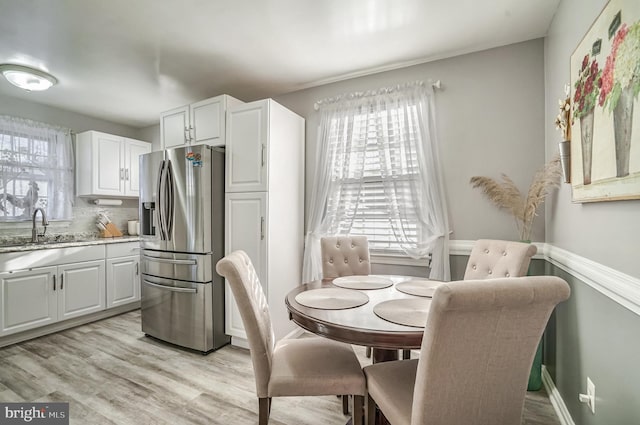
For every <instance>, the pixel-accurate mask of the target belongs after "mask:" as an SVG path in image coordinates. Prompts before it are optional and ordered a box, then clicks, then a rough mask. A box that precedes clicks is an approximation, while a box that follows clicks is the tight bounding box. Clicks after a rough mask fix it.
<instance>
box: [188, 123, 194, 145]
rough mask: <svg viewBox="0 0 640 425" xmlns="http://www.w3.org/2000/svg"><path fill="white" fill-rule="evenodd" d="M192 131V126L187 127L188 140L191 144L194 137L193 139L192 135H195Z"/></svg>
mask: <svg viewBox="0 0 640 425" xmlns="http://www.w3.org/2000/svg"><path fill="white" fill-rule="evenodd" d="M194 130H195V129H194V128H193V126H192V125H190V126H189V140H190V141H192V142H193V140H194V137H193V135H194V134H195V132H194Z"/></svg>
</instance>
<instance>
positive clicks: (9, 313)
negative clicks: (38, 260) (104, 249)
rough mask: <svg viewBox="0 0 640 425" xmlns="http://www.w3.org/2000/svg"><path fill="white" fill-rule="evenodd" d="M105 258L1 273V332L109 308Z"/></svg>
mask: <svg viewBox="0 0 640 425" xmlns="http://www.w3.org/2000/svg"><path fill="white" fill-rule="evenodd" d="M104 279H105V271H104V260H94V261H88V262H82V263H70V264H65V265H61V266H57V267H56V266H50V267H39V268H32V269H28V270H22V271H16V272H3V273H0V287H1V291H2V294H1V295H0V296H1V297H2V317H1V318H0V335H8V334H12V333H16V332H20V331H24V330H27V329H32V328H36V327H40V326H44V325H47V324H50V323H54V322H57V321H60V320H66V319H70V318H73V317H77V316H82V315H85V314H89V313H94V312H96V311H101V310H104V308H105V283H104V282H105V281H104Z"/></svg>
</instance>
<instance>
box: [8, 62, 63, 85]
mask: <svg viewBox="0 0 640 425" xmlns="http://www.w3.org/2000/svg"><path fill="white" fill-rule="evenodd" d="M0 72H2V75H4V78H6V79H7V81H9V82H10V83H11V84H13V85H14V86H16V87H20V88H21V89H24V90H26V91H42V90H46V89H48V88H49V87H51V86H53V85H54V84H56V83H57V82H58V80H57V79H56V78H55V77H54V76H53V75H50V74H47V73H46V72H44V71H40V70H39V69H34V68H29V67H28V66H23V65H14V64H10V63H4V64H0Z"/></svg>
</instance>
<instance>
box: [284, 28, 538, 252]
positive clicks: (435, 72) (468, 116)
mask: <svg viewBox="0 0 640 425" xmlns="http://www.w3.org/2000/svg"><path fill="white" fill-rule="evenodd" d="M543 47H544V44H543V40H542V39H538V40H533V41H528V42H525V43H519V44H514V45H510V46H506V47H500V48H496V49H491V50H486V51H483V52H479V53H472V54H467V55H462V56H457V57H454V58H450V59H444V60H438V61H434V62H430V63H425V64H421V65H416V66H411V67H407V68H403V69H398V70H394V71H388V72H383V73H378V74H374V75H370V76H365V77H360V78H355V79H351V80H347V81H342V82H338V83H333V84H327V85H324V86H320V87H314V88H310V89H306V90H301V91H297V92H293V93H289V94H285V95H282V96H278V97H276V98H275V99H276V100H277V101H278V102H280V103H282V104H283V105H285V106H287V107H288V108H290V109H292V110H294V111H295V112H297V113H298V114H300V115H302V116H303V117H305V118H306V120H307V128H306V176H307V177H306V193H307V194H309V193H311V192H312V190H313V183H312V182H313V173H314V171H315V164H316V149H317V127H318V123H319V114H318V113H317V112H316V111H314V110H313V104H314V102H315V101H317V100H320V99H322V98H325V97H331V96H336V95H338V94H341V93H350V92H354V91H366V90H371V89H377V88H380V87H386V86H392V85H396V84H402V83H405V82H410V81H415V80H427V79H429V78H431V79H434V80H437V79H440V80H441V81H442V87H443V89H442V90H438V91H437V92H436V108H437V123H438V129H437V130H438V131H437V133H438V135H439V141H440V147H441V151H440V153H441V157H442V162H443V168H444V175H445V178H444V182H445V190H446V193H447V198H448V199H447V201H448V205H449V216H450V223H451V230H453V234H452V235H451V238H452V239H459V240H473V239H478V238H498V239H512V240H513V239H516V240H517V239H518V233H517V231H516V227H515V223H514V222H513V220H512V218H511V216H509V215H508V214H506V213H504V212H501V211H498V210H497V209H496V208H495V207H494V206H493V205H492V204H490V203H489V202H488V201H487V200H485V199H484V197H483V195H482V194H481V193H480V192H479V191H478V190H476V189H472V188H471V186H470V185H469V178H470V177H471V176H475V175H486V176H491V177H494V178H498V177H499V176H500V173H506V174H508V175H509V176H510V177H512V178H513V180H514V181H515V182H516V183H517V184H518V186H519V187H520V188H521V189H522V190H524V191H526V190H527V188H528V186H529V182H530V180H531V177H532V176H533V174H534V173H535V171H536V169H537V168H538V167H539V166H541V165H542V164H543V162H544V142H543V140H544V123H543V120H544V78H543V76H544V74H543V69H544V68H543V59H544V57H543V54H544V49H543ZM306 202H307V211H308V202H309V196H307V200H306ZM306 216H307V217H308V213H307V214H306ZM532 239H533V240H536V241H542V240H544V211H540V217H538V218H537V220H536V223H535V227H534V232H533V235H532Z"/></svg>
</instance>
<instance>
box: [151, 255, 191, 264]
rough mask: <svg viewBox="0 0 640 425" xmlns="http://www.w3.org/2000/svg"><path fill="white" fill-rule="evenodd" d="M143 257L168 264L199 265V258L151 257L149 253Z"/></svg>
mask: <svg viewBox="0 0 640 425" xmlns="http://www.w3.org/2000/svg"><path fill="white" fill-rule="evenodd" d="M142 258H143V259H145V260H149V261H156V262H158V263H168V264H180V265H185V266H197V265H198V261H197V260H173V259H171V258H160V257H150V256H148V255H143V256H142Z"/></svg>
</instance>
